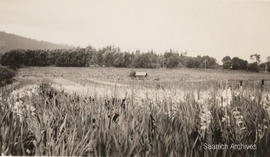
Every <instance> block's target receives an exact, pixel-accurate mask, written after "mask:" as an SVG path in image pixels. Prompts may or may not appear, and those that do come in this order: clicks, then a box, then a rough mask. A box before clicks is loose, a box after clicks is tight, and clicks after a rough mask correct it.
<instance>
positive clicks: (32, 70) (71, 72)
mask: <svg viewBox="0 0 270 157" xmlns="http://www.w3.org/2000/svg"><path fill="white" fill-rule="evenodd" d="M131 71H145V72H147V73H148V75H149V76H148V78H147V79H144V80H140V81H138V80H137V79H133V78H130V77H129V73H130V72H131ZM19 77H23V78H27V77H35V78H47V77H49V78H51V77H54V78H55V77H56V78H57V77H61V78H65V79H68V80H71V81H75V82H77V83H80V84H82V85H84V84H89V83H91V84H93V83H94V84H99V85H106V84H107V85H117V86H119V85H120V86H127V85H128V86H129V85H136V86H137V85H139V86H140V85H141V86H144V87H156V85H157V84H159V85H162V86H164V87H168V88H171V87H175V86H177V87H181V86H182V87H183V86H185V84H188V83H196V82H203V81H205V82H209V81H226V80H246V81H247V80H249V83H254V81H253V80H256V81H260V80H262V79H265V80H270V74H269V73H251V72H242V71H226V70H212V69H207V70H204V69H187V68H182V69H132V68H74V67H65V68H61V67H27V68H23V69H20V72H19ZM256 81H255V82H256ZM266 83H269V82H266ZM269 84H270V83H269ZM188 85H190V84H188ZM196 86H197V85H196Z"/></svg>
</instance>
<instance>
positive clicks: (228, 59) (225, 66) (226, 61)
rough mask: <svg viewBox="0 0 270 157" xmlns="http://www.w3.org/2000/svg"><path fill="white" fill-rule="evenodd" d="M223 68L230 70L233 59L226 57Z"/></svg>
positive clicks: (223, 60)
mask: <svg viewBox="0 0 270 157" xmlns="http://www.w3.org/2000/svg"><path fill="white" fill-rule="evenodd" d="M221 61H222V63H223V68H224V69H230V68H231V65H232V59H231V57H230V56H225V57H224V58H223V59H222V60H221Z"/></svg>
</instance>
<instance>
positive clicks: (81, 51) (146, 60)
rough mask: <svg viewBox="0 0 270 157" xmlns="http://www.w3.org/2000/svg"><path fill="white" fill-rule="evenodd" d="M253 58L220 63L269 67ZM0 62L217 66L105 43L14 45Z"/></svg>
mask: <svg viewBox="0 0 270 157" xmlns="http://www.w3.org/2000/svg"><path fill="white" fill-rule="evenodd" d="M250 57H251V59H252V60H253V61H254V62H252V63H248V61H246V60H244V59H241V58H239V57H233V58H231V57H230V56H225V57H224V58H223V59H222V63H223V65H222V67H223V68H224V69H232V70H248V71H260V70H264V69H265V70H268V71H270V57H268V61H267V62H264V63H261V61H260V55H259V54H253V55H251V56H250ZM0 62H1V64H2V65H4V66H10V67H13V68H19V67H21V66H58V67H92V66H94V67H100V66H102V67H104V66H105V67H126V68H176V67H187V68H218V67H219V65H218V63H217V61H216V59H215V58H213V57H210V56H197V57H191V56H187V55H186V53H178V52H177V51H173V50H169V51H166V52H165V53H163V54H157V53H154V52H153V51H148V52H141V51H139V50H137V51H135V52H122V51H121V50H120V48H117V47H113V46H107V47H104V48H102V49H98V50H97V49H95V48H93V47H90V46H89V47H86V48H73V49H55V50H25V49H17V50H11V51H8V52H6V53H5V54H4V55H2V57H1V59H0Z"/></svg>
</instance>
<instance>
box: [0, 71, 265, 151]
mask: <svg viewBox="0 0 270 157" xmlns="http://www.w3.org/2000/svg"><path fill="white" fill-rule="evenodd" d="M132 70H136V71H145V72H147V73H148V74H149V77H148V78H147V79H145V80H137V79H132V78H130V77H129V76H128V75H129V72H130V71H132ZM230 79H233V80H235V79H241V80H246V81H244V83H243V86H242V87H239V83H238V82H236V81H227V80H230ZM261 79H265V80H267V79H270V75H269V74H266V73H246V72H239V71H234V72H228V71H216V70H207V71H204V70H193V69H172V70H168V69H166V70H164V69H127V68H123V69H122V68H121V69H118V68H58V67H35V68H34V67H29V68H23V69H20V70H19V73H18V75H17V77H16V80H17V82H15V83H13V84H12V85H8V86H5V87H3V88H1V90H0V103H1V105H0V107H1V108H0V120H1V124H0V127H1V132H0V135H1V136H0V137H1V138H0V146H1V147H0V148H1V149H0V152H1V154H2V155H10V154H12V155H90V156H269V155H270V150H269V148H268V146H269V145H270V93H269V89H270V87H269V86H270V84H269V82H267V81H266V82H265V84H264V86H263V87H262V86H261V84H260V80H261ZM247 80H249V81H247ZM252 80H256V81H252ZM215 144H216V145H217V144H226V145H228V146H229V148H228V149H214V148H213V147H214V146H215ZM241 144H242V145H241ZM211 146H212V147H211ZM234 146H235V147H234Z"/></svg>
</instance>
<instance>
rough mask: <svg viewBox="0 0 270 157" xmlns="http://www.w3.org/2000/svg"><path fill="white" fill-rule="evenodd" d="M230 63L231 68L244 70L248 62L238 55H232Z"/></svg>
mask: <svg viewBox="0 0 270 157" xmlns="http://www.w3.org/2000/svg"><path fill="white" fill-rule="evenodd" d="M231 64H232V69H233V70H246V69H247V64H248V62H247V61H246V60H243V59H240V58H239V57H233V58H232V61H231Z"/></svg>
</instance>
